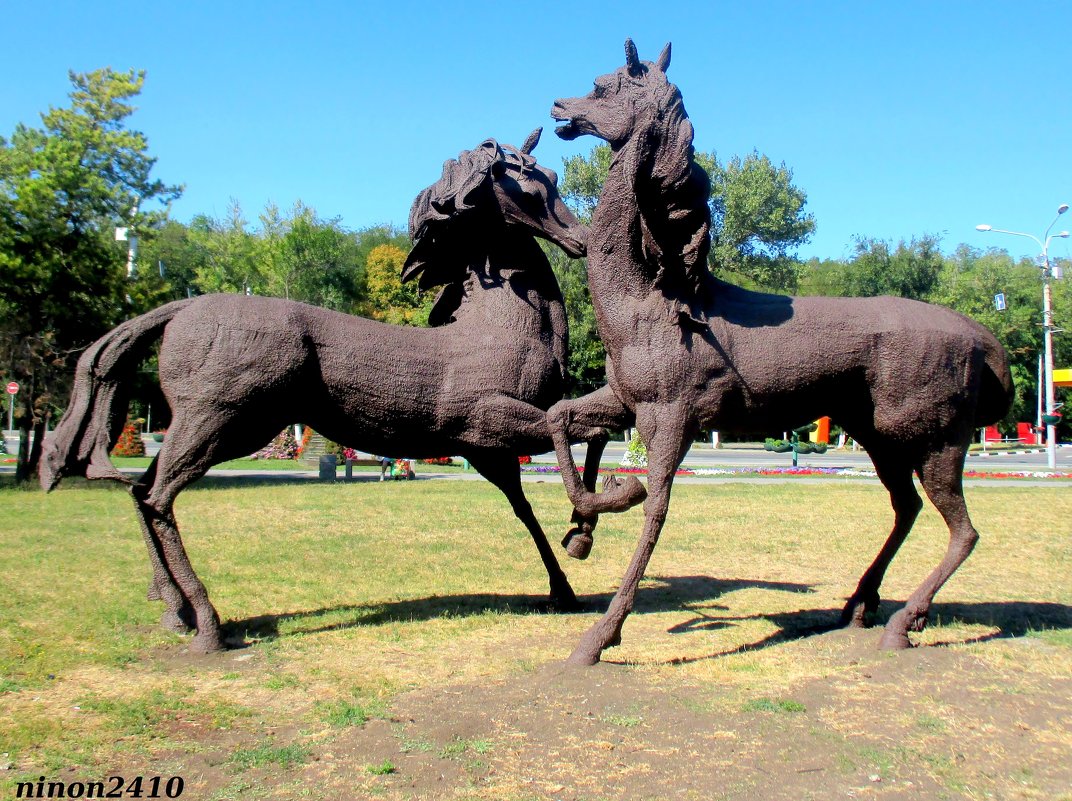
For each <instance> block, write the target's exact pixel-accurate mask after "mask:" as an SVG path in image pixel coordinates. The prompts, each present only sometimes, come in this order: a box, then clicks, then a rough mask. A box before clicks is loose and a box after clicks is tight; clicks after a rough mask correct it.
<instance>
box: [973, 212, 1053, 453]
mask: <svg viewBox="0 0 1072 801" xmlns="http://www.w3.org/2000/svg"><path fill="white" fill-rule="evenodd" d="M1066 211H1068V204H1067V203H1062V204H1061V205H1060V206H1058V207H1057V214H1056V215H1055V216H1054V218H1053V221H1052V222H1051V223H1050V224H1049V225H1048V226H1047V228H1046V233H1044V234H1043V235H1042V237H1043V238H1042V239H1039V238H1038V237H1037V236H1033V235H1032V234H1026V233H1024V232H1023V231H1007V230H1005V229H1003V228H994V227H993V226H991V225H977V226H975V230H976V231H981V232H983V233H993V234H1010V235H1012V236H1026V237H1027V238H1028V239H1031V240H1034V242H1035V244H1037V245H1038V246H1039V247H1040V248H1041V249H1042V265H1040V266H1041V267H1042V341H1043V353H1044V356H1043V383H1044V385H1045V393H1046V407H1045V409H1046V413H1045V414H1044V415H1040V418H1041V419H1040V420H1039V421H1038V422H1039V424H1040V425H1041V424H1042V423H1045V424H1046V464H1047V466H1048V467H1049V468H1050V470H1056V469H1057V430H1056V425H1055V423H1056V422H1057V421H1058V420H1059V419H1060V416H1059V415H1058V414H1057V409H1058V408H1059V407H1058V405H1057V404H1056V403H1055V398H1054V393H1053V295H1052V294H1051V291H1050V278H1051V277H1052V275H1053V272H1052V270H1051V269H1050V256H1049V249H1050V240H1051V239H1054V238H1058V239H1067V238H1068V236H1069V234H1068V231H1061V232H1059V233H1056V234H1053V235H1051V234H1050V230H1051V229H1052V228H1053V225H1054V223H1056V222H1057V220H1058V218H1059V217H1060V216H1061V215H1062V214H1064V213H1065V212H1066Z"/></svg>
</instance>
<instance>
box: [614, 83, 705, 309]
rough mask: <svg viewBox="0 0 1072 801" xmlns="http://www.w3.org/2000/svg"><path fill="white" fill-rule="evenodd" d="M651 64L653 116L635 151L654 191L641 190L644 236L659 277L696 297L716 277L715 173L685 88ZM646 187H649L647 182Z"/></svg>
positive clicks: (669, 287)
mask: <svg viewBox="0 0 1072 801" xmlns="http://www.w3.org/2000/svg"><path fill="white" fill-rule="evenodd" d="M656 76H662V73H661V72H660V71H659V70H657V69H651V68H649V69H648V71H647V75H645V76H644V78H645V84H646V85H647V86H649V87H650V93H651V99H652V104H651V106H650V107H649V109H648V111H649V113H650V114H651V120H650V124H649V127H648V130H647V131H646V132H645V133H646V135H643V136H641V135H638V136H637V137H636V138H637V140H638V141H637V142H636V143H635V145H634V146H635V148H636V150H635V152H634V153H633V163H631V164H630V165H629V166H630V169H631V170H632V171H633V176H634V177H633V180H634V184H648V183H649V182H650V189H651V190H652V191H650V192H646V191H641V192H638V193H637V201H638V209H639V214H640V226H641V241H642V247H643V249H644V253H643V255H644V257H645V260H646V261H649V262H650V263H654V264H655V265H657V272H656V275H655V278H654V283H655V285H656V286H659V287H660V288H662V289H663V290H664V291H666V292H667V294H668V295H671V296H677V297H679V298H680V299H682V300H686V301H688V300H691V299H693V298H695V297H696V295H697V294H699V292H700V291H701V288H702V287H703V286H704V285H705V284H706V283H707V281H708V280H709V279H710V278H711V277H712V276H711V273H710V271H709V270H708V268H707V256H708V253H709V252H710V249H711V237H710V231H711V210H710V207H709V206H708V205H707V203H708V199H709V198H710V196H711V179H710V178H709V177H708V175H707V173H706V172H705V171H704V169H703V168H702V167H700V165H699V164H697V163H696V160H695V158H694V153H695V151H694V149H693V128H692V123H691V122H690V121H689V118H688V115H687V114H686V113H685V105H684V103H683V102H682V99H681V92H680V91H679V90H678V88H677V87H676V86H675V85H674V84H672V83H670V82H669V81H665V80H663V81H662V82H658V83H656V82H653V78H656ZM644 188H645V189H647V188H649V187H644Z"/></svg>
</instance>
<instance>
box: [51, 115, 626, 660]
mask: <svg viewBox="0 0 1072 801" xmlns="http://www.w3.org/2000/svg"><path fill="white" fill-rule="evenodd" d="M539 133H540V131H539V130H537V131H534V132H533V134H532V135H531V136H530V137H529V139H528V140H527V141H526V142H525V144H524V146H523V147H522V148H521V149H520V150H516V149H514V148H510V147H500V146H499V145H498V144H497V143H496V142H495V141H494V140H490V139H489V140H487V141H485V142H483V143H482V144H481V145H479V146H478V147H477V148H475V149H473V150H471V151H466V152H463V153H462V154H461V155H460V156H459V157H458V159H457V160H453V159H452V160H449V161H447V162H446V163H445V164H444V167H443V175H442V178H441V179H440V180H439V181H438V182H437V183H436V184H434V185H432V186H431V187H429V188H428V189H425V190H424V191H423V192H421V194H420V195H419V196H418V197H417V199H416V201H415V202H414V204H413V209H412V212H411V214H410V235H411V236H412V237H413V239H414V246H413V249H412V251H411V252H410V254H409V256H408V258H407V259H406V264H405V267H404V270H403V280H410V279H413V278H419V285H420V287H421V288H422V289H428V288H431V287H434V286H438V285H442V286H443V287H444V288H443V290H442V291H441V292H440V295H439V297H438V298H437V300H436V303H435V305H434V307H433V309H432V312H431V317H430V322H431V324H432V325H433V326H434V327H432V328H410V327H403V326H395V325H387V324H385V323H379V322H375V321H372V320H367V319H364V318H360V317H354V316H350V315H346V314H341V313H339V312H334V311H329V310H326V309H321V308H316V307H313V306H308V305H305V304H302V303H297V302H293V301H286V300H279V299H275V298H260V297H243V296H238V295H207V296H204V297H199V298H195V299H193V300H182V301H177V302H175V303H170V304H167V305H165V306H162V307H160V308H159V309H156V310H154V311H152V312H149V313H147V314H144V315H142V316H141V317H138V318H135V319H133V320H129V321H127V322H126V323H123V324H122V325H120V326H119V327H118V328H116V329H115V330H113V331H112V332H111V333H109V334H107V335H106V336H104V337H103V338H101V339H100V340H98V341H97V342H95V343H94V344H93V345H91V346H90V347H89V348H88V349H87V351H86V352H85V353H84V354H83V355H82V358H81V359H79V362H78V367H77V370H76V375H75V388H74V392H73V395H72V398H71V402H70V405H69V406H68V409H67V411H66V413H65V414H64V416H63V419H62V420H61V421H60V424H59V426H58V427H57V429H56V431H55V433H54V434H53V436H52V437H51V438H50V440H49V443H48V445H47V448H46V453H45V455H44V459H43V461H42V467H41V483H42V485H43V486H44V487H45V488H46V489H51V488H52V487H54V486H55V485H56V484H57V483H58V482H59V480H60V479H61V478H62V477H64V476H86V477H87V478H91V479H98V478H108V479H114V480H117V481H121V482H125V483H128V484H130V483H131V482H130V480H129V479H128V478H126V477H125V476H123V475H122V474H121V473H120V472H119V471H118V470H116V469H115V467H114V466H113V465H112V464H111V462H110V461H109V458H108V456H109V451H110V448H111V445H112V444H113V443H114V442H115V441H116V439H117V438H118V435H119V432H120V431H121V429H122V425H123V420H124V417H125V414H126V408H127V400H128V399H127V397H126V391H127V388H128V386H129V378H130V376H131V375H132V373H133V371H134V370H135V369H136V368H137V366H138V364H139V363H140V362H141V361H142V359H143V358H144V357H145V356H146V355H147V354H148V352H149V350H150V348H151V347H152V345H153V344H154V343H155V341H156V340H157V339H161V344H160V356H159V365H160V368H159V373H160V384H161V388H162V390H163V393H164V396H165V397H166V398H167V401H168V404H169V406H170V408H171V412H172V422H171V425H170V427H169V430H168V436H167V438H166V439H165V440H164V443H163V446H162V447H161V449H160V452H159V454H158V455H157V456H156V458H155V459H154V460H153V462H152V464H151V465H150V466H149V468H148V470H146V472H145V474H144V475H143V476H142V477H141V479H140V480H139V481H138V482H137V483H133V484H132V486H131V492H132V495H133V497H134V501H135V506H136V508H137V512H138V516H139V521H140V523H141V527H142V532H143V535H144V539H145V541H146V545H147V547H148V551H149V557H150V560H151V562H152V566H153V586H152V587H151V590H150V597H153V595H154V594H155V595H157V596H158V597H160V598H161V599H162V600H163V601H164V603H165V604H166V611H165V613H164V619H163V623H164V624H165V625H166V626H168V627H170V628H173V629H176V630H183V629H187V628H195V629H196V630H197V636H196V637H195V638H194V640H193V642H192V644H191V648H192V649H193V650H195V651H212V650H217V649H220V648H222V647H223V642H222V639H221V636H220V622H219V616H218V615H217V613H216V609H215V608H214V607H213V605H212V603H211V601H210V600H209V597H208V593H207V591H206V590H205V587H204V585H203V584H202V583H201V581H200V579H199V578H198V576H197V574H196V573H195V571H194V569H193V567H192V565H191V564H190V560H189V558H188V557H187V554H186V551H185V549H184V547H183V544H182V540H181V539H180V536H179V530H178V526H177V523H176V521H175V516H174V511H173V510H174V501H175V497H176V495H178V493H179V492H180V491H181V490H182V489H183V488H184V487H186V486H188V485H189V484H190V483H191V482H193V481H196V480H197V479H199V478H201V477H202V476H203V475H204V474H205V472H206V471H207V470H208V469H209V468H210V467H211V466H212V465H215V464H219V463H220V462H224V461H227V460H228V459H234V458H237V457H240V456H244V455H246V454H249V453H252V452H254V451H256V450H257V449H258V448H261V447H263V446H264V445H265V444H267V443H268V442H269V441H270V440H271V439H272V437H273V436H275V435H276V434H278V432H279V431H280V430H281V429H282V428H283V427H284V426H286V425H288V424H289V423H291V422H293V421H294V419H295V418H297V419H298V420H299V421H300V422H303V423H305V424H307V425H310V426H312V427H313V428H314V429H315V430H317V431H319V432H321V433H323V434H324V435H325V436H327V437H329V438H330V439H333V440H335V441H337V442H339V443H342V444H344V445H348V446H350V447H353V448H357V449H361V450H364V451H368V452H372V453H379V454H384V455H394V456H407V457H412V458H427V457H435V456H442V455H444V454H451V455H461V456H463V457H465V458H467V459H468V460H469V462H470V464H472V466H473V467H474V468H475V469H476V470H477V471H479V472H480V473H481V474H482V475H483V476H484V477H486V478H487V479H488V480H489V481H490V482H491V483H493V484H494V485H495V486H496V487H498V488H499V489H500V490H501V491H502V492H503V493H504V494H505V495H506V497H507V498H508V500H509V501H510V504H511V506H512V507H513V510H514V513H515V514H516V515H517V517H518V518H519V519H520V520H521V521H522V522H523V523H524V525H525V526H526V528H527V529H528V530H529V532H530V534H531V535H532V538H533V541H534V542H535V544H536V547H537V549H538V550H539V552H540V556H541V558H542V560H543V563H544V566H545V568H546V570H547V574H548V577H549V581H550V586H551V594H550V601H551V603H552V604H554V605H555V606H557V607H559V608H564V609H568V608H572V607H573V606H574V605H575V604H576V598H575V596H574V593H573V590H572V588H571V587H570V584H569V582H568V580H567V579H566V576H565V574H564V573H563V572H562V570H561V568H560V567H559V565H558V562H557V560H556V559H555V556H554V552H553V551H552V549H551V547H550V544H549V543H548V542H547V539H546V537H545V536H544V533H543V531H542V529H541V528H540V524H539V522H538V521H537V520H536V517H535V515H534V514H533V512H532V508H531V506H530V505H529V502H528V500H527V499H526V498H525V495H524V493H523V491H522V488H521V476H520V466H519V464H518V459H517V457H518V456H520V455H524V454H530V453H541V452H544V451H547V450H549V449H550V448H551V447H552V442H551V440H550V434H549V431H548V428H547V422H546V414H545V410H546V409H547V408H548V407H549V406H550V405H551V404H552V403H554V402H555V401H557V400H559V399H560V398H561V397H562V394H563V391H564V388H565V378H566V359H567V343H568V330H567V322H566V310H565V306H564V303H563V300H562V295H561V292H560V291H559V287H558V284H557V282H556V281H555V277H554V274H553V273H552V271H551V267H550V264H549V263H548V261H547V257H546V256H545V255H544V254H543V252H542V251H541V250H540V247H539V245H538V244H537V242H536V240H535V237H536V236H540V237H543V238H546V239H548V240H550V241H552V242H554V243H555V244H557V245H558V246H559V247H561V248H563V249H564V250H565V251H566V252H567V253H569V254H570V255H572V256H580V255H582V254H583V253H584V251H585V237H586V229H585V228H584V227H583V226H582V225H581V224H580V223H579V222H578V221H577V219H576V218H575V217H574V216H573V214H572V213H570V211H569V209H568V208H567V207H566V206H565V205H564V204H563V202H562V200H561V198H560V196H559V194H558V191H557V186H556V185H557V176H556V175H555V174H554V173H553V172H552V171H550V170H548V169H546V168H544V167H541V166H540V165H538V164H537V163H536V161H535V159H534V158H533V157H532V156H531V155H530V154H531V151H532V149H533V148H534V147H535V145H536V142H537V141H538V139H539ZM579 436H580V437H583V438H586V439H594V441H593V442H592V446H591V447H590V448H589V451H590V455H589V457H588V458H589V460H590V461H593V462H594V465H595V466H596V467H598V462H599V456H600V454H601V453H602V450H603V445H604V444H605V441H606V440H605V435H604V432H602V431H599V430H594V431H590V432H582V433H581V434H580V435H579ZM597 472H598V471H597V469H592V470H591V471H590V478H589V482H590V483H589V485H588V487H589V489H592V488H594V482H595V478H596V473H597ZM575 519H578V518H576V517H575ZM582 522H583V524H584V525H585V526H587V527H591V526H592V525H594V524H595V520H594V518H585V519H584V520H583V521H582ZM385 558H387V557H385Z"/></svg>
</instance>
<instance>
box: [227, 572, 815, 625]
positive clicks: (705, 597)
mask: <svg viewBox="0 0 1072 801" xmlns="http://www.w3.org/2000/svg"><path fill="white" fill-rule="evenodd" d="M650 580H651V581H654V582H656V583H657V586H655V587H651V588H649V591H648V592H646V593H645V595H644V601H643V603H642V604H640V607H639V609H638V612H640V613H651V612H667V611H673V610H677V609H681V608H682V607H684V606H687V605H689V604H697V603H702V604H709V603H711V602H712V601H715V600H717V599H718V598H720V597H722V596H724V595H727V594H728V593H731V592H736V591H738V590H745V589H760V590H771V591H777V592H793V593H810V592H813V589H812V588H811V586H810V585H807V584H796V583H792V582H784V581H765V580H762V579H717V578H712V577H710V576H661V577H653V578H652V579H650ZM612 597H613V594H612V593H596V594H592V595H583V596H581V597H580V599H579V602H580V603H581V604H582V605H583V606H584V607H594V608H603V607H605V606H606V605H607V603H608V602H609V601H610V599H611V598H612ZM545 608H546V598H541V597H539V596H535V595H516V594H514V595H501V594H495V593H466V594H462V595H435V596H431V597H428V598H410V599H406V600H401V601H390V602H387V603H383V604H377V603H368V604H345V605H341V606H334V607H328V608H324V609H313V610H305V611H300V612H282V613H279V614H273V615H257V616H255V617H251V618H246V619H242V620H232V621H229V622H228V623H227V624H226V625H225V626H224V631H225V633H226V634H227V636H228V638H230V639H231V640H233V641H242V640H244V639H245V638H246V637H253V638H256V639H271V638H274V637H278V636H280V633H279V628H280V624H281V623H283V622H285V621H286V622H293V621H309V622H311V623H312V625H310V626H301V627H300V632H301V634H303V635H306V634H315V633H322V632H329V631H338V630H340V629H349V628H356V627H360V626H376V625H382V624H384V623H393V622H399V623H404V622H419V621H427V620H434V619H438V618H443V617H458V616H460V615H479V614H483V613H484V612H488V611H492V612H499V613H517V612H527V611H537V612H539V611H543V610H544V609H545ZM337 615H344V616H350V617H349V619H343V620H338V621H333V622H329V623H323V624H318V623H317V622H316V621H317V619H318V618H330V617H334V616H337Z"/></svg>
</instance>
